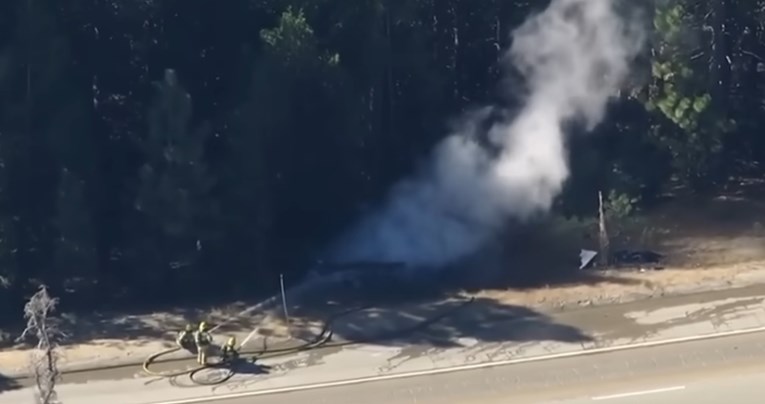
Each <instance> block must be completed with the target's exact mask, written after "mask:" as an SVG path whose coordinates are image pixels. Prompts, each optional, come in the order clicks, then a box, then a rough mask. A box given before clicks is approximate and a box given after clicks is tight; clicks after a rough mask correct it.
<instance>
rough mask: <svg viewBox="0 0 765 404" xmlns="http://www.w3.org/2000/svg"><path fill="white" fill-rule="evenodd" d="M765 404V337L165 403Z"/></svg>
mask: <svg viewBox="0 0 765 404" xmlns="http://www.w3.org/2000/svg"><path fill="white" fill-rule="evenodd" d="M510 400H511V401H510ZM763 400H765V333H755V334H748V335H743V336H737V337H726V338H718V339H710V340H703V341H696V342H690V343H683V344H673V345H665V346H659V347H652V348H639V349H632V350H625V351H618V352H612V353H606V354H595V355H585V356H578V357H572V358H566V359H556V360H549V361H541V362H532V363H525V364H516V365H509V366H501V367H495V368H487V369H480V370H471V371H462V372H454V373H445V374H438V375H431V376H420V377H413V378H407V379H396V380H387V381H380V382H370V383H362V384H356V385H347V386H340V387H329V388H322V389H315V390H306V391H299V392H292V393H282V394H275V395H264V396H258V397H253V396H247V397H239V398H234V399H215V400H212V401H198V400H193V401H192V400H185V401H184V400H179V401H168V402H164V403H165V404H191V403H201V402H207V403H215V404H249V403H252V402H255V401H257V403H258V404H293V403H311V404H324V403H326V404H388V403H401V404H404V403H417V404H458V403H459V404H467V403H476V404H478V403H480V404H500V403H508V402H513V403H542V402H556V403H563V404H584V403H590V404H598V403H603V404H638V403H640V404H642V403H647V402H650V403H652V404H720V403H731V404H733V403H735V404H760V403H763V402H765V401H763ZM156 404H159V403H156Z"/></svg>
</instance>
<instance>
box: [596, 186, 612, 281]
mask: <svg viewBox="0 0 765 404" xmlns="http://www.w3.org/2000/svg"><path fill="white" fill-rule="evenodd" d="M598 228H599V237H598V240H599V242H600V254H599V260H598V261H599V263H600V265H601V266H602V267H607V266H608V264H609V257H610V256H611V251H610V240H609V239H608V230H607V229H606V212H605V208H604V207H603V193H602V192H600V191H598Z"/></svg>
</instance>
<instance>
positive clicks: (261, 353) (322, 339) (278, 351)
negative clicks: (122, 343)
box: [143, 297, 475, 386]
mask: <svg viewBox="0 0 765 404" xmlns="http://www.w3.org/2000/svg"><path fill="white" fill-rule="evenodd" d="M474 300H475V298H473V297H471V298H470V299H468V300H466V301H464V302H462V303H461V304H459V305H458V306H456V307H453V308H451V309H448V310H445V311H444V312H442V313H440V314H438V315H435V316H432V317H429V318H426V319H423V320H421V321H419V322H417V323H416V324H414V325H411V326H409V327H402V328H399V329H394V330H390V331H388V332H384V333H381V334H378V335H372V336H366V337H361V338H355V339H353V340H348V341H337V342H331V339H332V335H333V331H332V327H331V325H332V323H333V322H334V321H337V320H338V319H339V318H341V317H344V316H347V315H349V314H352V313H356V312H359V311H363V310H366V309H368V308H369V307H370V306H363V307H357V308H353V309H349V310H344V311H342V312H340V313H337V314H335V315H333V316H331V317H330V318H329V319H327V320H326V321H325V322H324V325H323V327H322V329H321V331H320V332H319V334H318V335H317V336H316V337H314V338H312V339H311V340H309V341H306V342H305V343H303V344H300V345H297V346H292V347H285V348H275V349H268V348H263V349H250V350H244V351H240V352H239V354H240V355H254V356H255V358H257V359H271V358H277V357H282V356H288V355H293V354H296V353H299V352H303V351H308V350H312V349H318V348H336V347H346V346H352V345H357V344H364V343H372V342H378V341H383V340H390V339H395V338H398V337H401V336H404V335H407V334H411V333H415V332H417V331H420V330H424V329H426V328H427V327H430V326H432V325H433V324H435V323H438V322H439V321H441V320H443V319H445V318H447V317H449V316H452V315H453V314H455V313H456V312H458V311H460V310H461V309H463V308H465V307H466V306H468V305H469V304H471V303H473V301H474ZM181 349H182V348H180V347H174V348H169V349H166V350H163V351H159V352H157V353H155V354H152V355H150V356H148V357H147V358H146V360H145V361H144V362H143V371H144V372H145V373H146V374H148V375H151V376H155V377H161V378H176V377H180V376H184V375H188V376H189V379H191V381H192V382H193V383H194V384H196V385H203V386H211V385H217V384H222V383H225V382H226V381H228V380H230V379H231V378H232V377H233V376H234V375H235V374H236V369H235V368H236V366H235V363H233V362H230V361H220V362H217V363H211V364H206V365H199V366H197V367H194V368H191V369H186V370H182V371H175V372H157V371H153V370H152V369H151V366H152V364H154V363H156V362H157V360H158V359H159V358H160V357H162V356H165V355H169V354H172V353H174V352H177V351H179V350H181ZM207 369H225V370H227V373H226V375H225V376H223V377H222V378H219V379H216V380H214V381H206V380H200V379H199V378H198V377H197V375H199V374H200V372H202V371H204V370H207Z"/></svg>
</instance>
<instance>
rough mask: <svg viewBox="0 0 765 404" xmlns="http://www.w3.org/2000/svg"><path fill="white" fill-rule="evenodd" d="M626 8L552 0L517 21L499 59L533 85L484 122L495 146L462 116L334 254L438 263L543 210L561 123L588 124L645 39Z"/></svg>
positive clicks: (560, 152)
mask: <svg viewBox="0 0 765 404" xmlns="http://www.w3.org/2000/svg"><path fill="white" fill-rule="evenodd" d="M623 11H624V10H620V12H617V10H616V0H552V2H551V4H550V5H549V7H548V8H547V9H545V10H544V11H543V12H541V13H539V14H536V15H534V16H532V17H530V18H529V19H528V20H527V21H526V22H524V23H523V24H522V25H521V26H520V27H518V28H517V29H516V30H515V31H514V32H513V43H512V46H511V48H510V49H509V51H508V52H507V55H506V56H507V57H506V58H505V59H504V60H506V61H507V62H508V63H512V64H513V65H514V66H515V67H516V69H517V70H518V71H520V72H521V74H522V75H523V76H524V77H525V79H526V81H527V82H528V87H529V92H528V96H527V99H526V102H525V106H524V107H523V109H522V110H521V111H520V113H519V114H518V115H517V117H516V118H515V119H514V120H513V121H512V122H502V123H498V124H495V125H494V126H493V127H492V128H491V129H490V130H489V133H488V135H489V136H488V138H489V142H491V143H493V145H492V146H493V147H494V148H497V149H499V153H498V154H497V153H496V152H489V151H488V150H487V148H486V147H485V146H486V145H485V144H481V143H479V142H478V140H477V139H476V136H475V133H474V131H475V130H476V129H475V128H476V127H477V126H478V123H477V122H476V120H477V119H478V118H476V117H474V116H468V117H465V120H466V121H465V124H464V125H463V127H464V128H465V129H464V130H461V131H458V132H457V133H454V134H452V135H450V136H449V137H447V138H446V139H445V140H444V141H442V142H441V143H440V144H439V145H438V146H437V148H436V150H435V151H434V154H433V157H432V159H431V161H429V162H428V165H427V167H426V169H424V170H423V171H421V172H420V173H419V174H418V175H416V176H414V177H412V178H409V179H406V180H404V181H403V182H401V183H399V184H398V185H397V186H395V187H394V188H393V189H392V191H391V193H390V195H389V199H388V201H387V203H386V204H385V205H383V207H382V209H380V210H379V211H377V212H376V213H374V214H372V215H371V216H368V217H366V218H364V220H362V221H361V222H360V223H359V224H358V226H356V227H355V228H353V229H351V231H350V232H349V233H348V234H347V235H346V237H344V238H342V239H341V240H340V243H339V246H340V247H339V248H338V249H337V250H336V251H335V254H334V258H335V259H337V260H339V261H396V262H406V263H408V264H412V265H416V266H429V267H439V266H442V265H445V264H448V263H450V262H452V261H454V260H456V259H459V258H462V257H463V256H465V255H468V254H470V253H472V252H474V251H476V250H477V249H478V248H479V247H481V245H482V244H483V243H485V242H487V241H488V240H489V239H490V238H491V237H492V236H493V235H494V234H496V232H497V231H498V230H499V229H500V228H501V227H502V226H503V225H504V224H505V223H506V221H507V219H509V218H516V219H521V220H522V219H525V218H528V217H530V216H532V215H534V214H535V213H539V212H544V211H546V210H549V208H550V206H551V204H552V202H553V200H554V198H555V197H556V196H557V195H558V194H559V193H560V192H561V188H562V186H563V184H564V182H565V181H566V179H567V177H568V174H569V172H568V165H567V151H566V148H565V134H564V132H563V130H562V125H563V124H564V123H566V122H568V121H570V120H577V121H581V122H583V123H584V124H585V126H586V128H587V129H588V130H592V129H593V128H594V127H595V126H596V125H597V124H598V123H599V122H600V121H601V120H602V119H603V115H604V113H605V109H606V104H607V102H608V101H609V99H610V98H611V97H612V96H613V95H615V94H616V91H617V90H618V88H619V86H620V85H621V84H622V83H623V81H624V79H625V78H626V76H627V74H628V72H629V64H630V63H631V61H632V60H633V59H634V57H635V56H636V55H637V53H638V52H639V51H640V49H641V47H642V44H643V40H644V34H643V30H642V29H641V28H642V27H641V25H640V24H639V21H637V20H636V19H634V18H629V17H625V16H624V13H623Z"/></svg>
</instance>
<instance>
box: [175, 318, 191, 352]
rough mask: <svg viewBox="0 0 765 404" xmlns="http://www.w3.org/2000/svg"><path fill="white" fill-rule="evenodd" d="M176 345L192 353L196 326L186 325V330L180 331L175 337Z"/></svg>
mask: <svg viewBox="0 0 765 404" xmlns="http://www.w3.org/2000/svg"><path fill="white" fill-rule="evenodd" d="M175 343H176V344H178V346H179V347H181V348H183V349H186V350H189V351H190V350H191V347H193V346H194V326H193V325H191V324H186V328H185V329H183V330H181V331H179V332H178V335H177V336H176V337H175Z"/></svg>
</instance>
